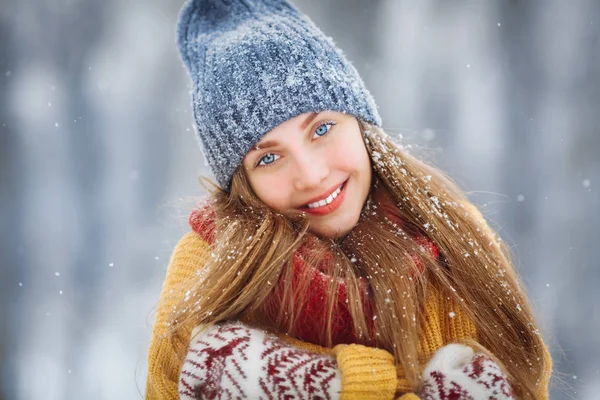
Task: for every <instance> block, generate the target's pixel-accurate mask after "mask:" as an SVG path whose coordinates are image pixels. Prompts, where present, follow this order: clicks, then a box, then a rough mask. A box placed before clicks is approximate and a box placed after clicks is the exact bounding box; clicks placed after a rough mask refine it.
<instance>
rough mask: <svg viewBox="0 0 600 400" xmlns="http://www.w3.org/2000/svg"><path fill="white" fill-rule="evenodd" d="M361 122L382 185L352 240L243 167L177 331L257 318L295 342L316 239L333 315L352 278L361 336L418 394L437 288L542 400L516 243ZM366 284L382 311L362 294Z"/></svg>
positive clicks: (175, 319) (523, 386) (325, 332)
mask: <svg viewBox="0 0 600 400" xmlns="http://www.w3.org/2000/svg"><path fill="white" fill-rule="evenodd" d="M359 125H360V129H361V131H362V134H363V140H364V143H365V146H366V148H367V151H368V153H369V156H370V159H371V164H372V169H373V172H374V174H373V177H374V178H373V185H372V189H371V193H370V196H369V199H368V200H367V202H366V204H365V206H364V208H363V211H362V213H361V217H360V219H359V222H358V224H357V225H356V226H355V228H354V229H353V230H352V231H351V232H350V233H349V234H348V235H347V236H345V237H343V238H339V239H335V240H332V239H328V238H318V237H315V236H314V235H313V234H312V233H311V232H310V231H309V222H308V220H307V218H306V217H304V216H302V215H300V214H284V213H281V212H277V211H275V210H272V209H270V208H269V207H267V206H266V205H265V204H264V203H263V202H262V201H260V199H259V198H258V197H257V196H256V195H255V194H254V192H253V191H252V188H251V186H250V184H249V182H248V179H247V177H246V175H245V173H244V170H243V168H239V169H238V170H237V171H236V173H235V175H234V176H233V179H232V184H231V189H230V191H229V192H225V191H223V190H221V189H220V188H218V187H217V186H216V185H214V189H212V190H211V193H210V200H209V203H210V208H211V210H212V211H213V212H214V217H215V218H214V219H215V230H214V235H215V236H214V237H215V240H214V243H213V245H212V248H211V254H210V257H207V260H206V263H205V265H204V266H202V271H203V272H202V274H201V275H200V276H199V277H198V279H196V280H191V281H188V282H186V287H184V288H182V289H181V293H186V295H185V297H183V296H182V300H181V303H180V304H179V306H178V307H177V308H176V310H177V312H174V313H173V316H172V318H171V323H170V325H171V328H172V331H173V332H176V331H177V330H178V329H181V327H182V326H183V324H182V322H183V321H187V322H188V323H189V322H190V321H191V323H192V324H194V325H197V324H211V323H218V322H221V321H225V320H235V319H244V318H249V317H250V316H251V318H252V319H253V320H256V321H261V323H263V324H268V325H271V326H272V327H274V328H275V329H277V330H279V331H285V332H288V333H291V334H293V332H294V323H295V320H296V318H297V315H298V308H297V307H298V298H302V296H301V292H302V291H303V290H306V288H307V286H308V282H304V284H303V285H302V284H301V285H299V286H296V287H293V285H292V284H291V282H294V280H293V279H291V278H292V274H293V268H292V259H293V255H294V253H295V252H296V251H297V250H298V249H299V247H300V245H301V244H302V243H303V241H305V240H312V241H313V242H314V246H312V249H313V252H312V253H311V254H312V256H311V257H310V259H309V260H308V262H309V263H312V264H316V263H321V264H323V263H322V260H323V259H324V257H325V255H326V254H327V255H328V256H327V258H326V259H327V260H328V261H327V262H326V263H325V268H326V273H328V274H330V275H331V276H333V277H334V279H332V280H331V285H332V287H331V289H332V290H330V291H329V293H331V294H330V297H329V298H328V299H327V300H326V302H325V304H324V307H326V309H327V310H329V312H330V313H331V312H333V310H334V306H335V304H336V296H337V293H338V291H337V290H335V285H336V283H335V282H338V281H339V280H340V279H341V280H343V281H344V282H345V285H346V290H347V296H348V300H349V303H348V304H349V310H350V313H351V315H352V323H353V325H354V331H355V332H356V333H357V336H358V337H360V338H361V340H362V341H364V342H365V343H374V344H375V345H376V346H377V347H379V348H383V349H385V350H387V351H389V352H390V353H391V354H393V355H394V357H395V360H396V362H397V364H399V365H401V366H402V368H403V370H404V373H405V376H406V378H407V379H408V382H409V383H410V384H411V385H412V386H413V388H415V389H416V388H417V387H418V384H419V376H420V372H421V370H422V368H423V367H424V365H423V364H424V361H425V360H422V359H421V358H420V355H419V352H418V344H419V340H418V337H419V330H420V329H421V328H423V320H424V318H422V316H423V313H424V303H425V302H424V299H425V296H426V292H427V290H428V288H430V287H431V285H435V286H436V287H437V288H438V289H439V290H442V291H443V293H444V295H446V296H451V297H453V298H454V300H455V301H456V302H457V303H460V304H461V306H462V307H463V308H464V311H465V313H466V314H467V315H468V316H469V317H470V318H471V319H472V320H473V322H474V324H475V326H476V328H477V332H478V343H479V344H480V345H481V346H483V347H484V348H485V349H486V350H487V351H489V352H490V353H491V354H492V355H493V356H494V359H496V360H498V361H499V362H500V365H501V366H502V368H503V369H504V370H505V372H506V373H507V374H508V376H509V380H510V381H511V384H512V385H513V389H514V390H515V392H516V393H517V394H518V396H519V398H535V393H536V387H537V385H538V384H539V383H540V381H541V378H542V376H543V374H544V373H545V371H546V370H547V369H548V368H550V366H549V365H547V364H546V363H547V358H546V357H545V354H544V352H545V351H546V349H545V346H544V344H543V341H542V338H541V336H540V333H539V330H538V324H537V322H536V319H535V317H534V313H533V311H532V307H531V305H530V302H529V300H528V297H527V295H526V293H525V290H524V288H523V286H522V284H521V281H520V278H519V277H518V275H517V273H516V271H515V269H514V267H513V264H512V261H511V257H510V251H509V249H508V247H507V246H506V245H505V244H504V242H503V241H502V240H501V239H500V238H499V236H498V235H497V234H496V233H495V232H494V231H493V230H492V229H490V227H489V226H488V224H487V223H486V221H485V219H484V218H483V217H482V215H481V214H480V212H479V211H478V210H477V209H476V208H475V207H474V206H473V205H472V204H471V203H470V202H469V201H468V199H467V198H466V196H465V194H464V193H463V192H462V191H461V190H460V189H459V187H458V186H457V185H456V184H455V183H454V182H453V181H452V180H451V179H450V178H448V177H447V176H446V175H444V173H442V172H441V171H440V170H438V169H436V168H434V167H432V166H430V165H428V164H426V163H424V162H422V161H420V160H418V159H416V158H415V157H413V156H411V155H410V154H408V153H407V152H405V151H404V150H403V149H402V148H401V147H399V146H398V145H396V144H395V143H394V142H393V141H392V140H391V139H390V138H389V137H388V136H387V135H386V134H385V133H384V132H383V130H381V129H380V128H378V127H375V126H373V125H370V124H367V123H365V122H363V121H359ZM381 199H385V200H386V201H381ZM382 208H383V210H382ZM398 221H401V223H398ZM415 234H419V235H426V236H427V237H428V238H429V239H431V240H432V241H433V242H434V243H435V244H436V245H437V246H438V248H439V250H440V253H441V257H440V259H441V261H440V260H436V259H433V258H432V257H431V255H429V254H428V253H427V252H422V251H419V250H420V249H421V246H420V245H419V243H417V242H416V241H415V240H414V237H415ZM414 254H418V256H419V257H420V258H421V265H420V266H417V265H416V263H415V260H414V259H413V257H412V255H414ZM423 266H424V273H419V271H421V269H422V268H423ZM321 267H322V266H321ZM417 269H419V271H417ZM365 281H366V282H368V287H369V290H368V295H369V304H370V307H372V310H371V314H369V313H367V311H366V308H365V307H366V306H365V301H364V293H363V291H362V289H361V288H362V287H364V284H363V282H365ZM276 287H282V288H283V296H282V307H281V309H280V313H279V316H278V318H275V319H273V318H271V319H270V320H268V319H267V318H265V312H264V310H265V305H266V303H267V301H268V297H269V296H270V294H272V293H273V291H274V290H275V288H276ZM299 292H300V296H299ZM368 314H369V315H372V314H374V315H376V316H377V318H376V319H375V320H374V321H373V320H372V318H369V317H368V316H367V315H368ZM368 319H370V320H368ZM373 328H374V329H373ZM331 332H332V329H331V321H328V322H327V323H326V324H324V326H323V329H322V332H320V334H321V337H322V339H323V340H322V343H324V344H325V345H327V344H331ZM476 346H477V345H476Z"/></svg>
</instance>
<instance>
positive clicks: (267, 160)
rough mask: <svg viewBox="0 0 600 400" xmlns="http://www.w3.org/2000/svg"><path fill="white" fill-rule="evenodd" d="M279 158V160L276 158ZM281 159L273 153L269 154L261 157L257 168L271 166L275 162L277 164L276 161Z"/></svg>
mask: <svg viewBox="0 0 600 400" xmlns="http://www.w3.org/2000/svg"><path fill="white" fill-rule="evenodd" d="M275 157H277V158H275ZM279 157H281V156H278V155H277V154H273V153H267V154H265V155H264V156H263V157H261V159H260V160H259V162H258V164H256V166H257V167H260V166H261V165H262V166H264V165H269V164H271V163H273V162H275V161H276V160H278V159H279Z"/></svg>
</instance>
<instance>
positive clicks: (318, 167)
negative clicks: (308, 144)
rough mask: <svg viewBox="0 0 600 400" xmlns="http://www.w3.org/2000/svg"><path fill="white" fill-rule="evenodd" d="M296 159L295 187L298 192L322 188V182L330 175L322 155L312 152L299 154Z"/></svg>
mask: <svg viewBox="0 0 600 400" xmlns="http://www.w3.org/2000/svg"><path fill="white" fill-rule="evenodd" d="M295 158H296V163H295V164H296V165H295V169H296V173H295V176H294V187H295V188H296V190H299V191H300V190H307V189H314V188H317V187H319V186H321V183H322V181H323V180H324V179H325V178H326V177H327V176H328V175H329V166H328V164H327V160H325V159H324V157H323V156H322V155H321V154H319V153H313V152H310V151H304V152H298V153H297V154H296V157H295Z"/></svg>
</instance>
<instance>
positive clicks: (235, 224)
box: [146, 0, 551, 399]
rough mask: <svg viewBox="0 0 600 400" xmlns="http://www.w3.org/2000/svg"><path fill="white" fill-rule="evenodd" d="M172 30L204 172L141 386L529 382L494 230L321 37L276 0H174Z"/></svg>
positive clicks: (272, 392) (498, 385)
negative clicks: (395, 135)
mask: <svg viewBox="0 0 600 400" xmlns="http://www.w3.org/2000/svg"><path fill="white" fill-rule="evenodd" d="M178 45H179V50H180V53H181V56H182V59H183V61H184V63H185V65H186V66H187V68H188V70H189V72H190V76H191V78H192V82H193V90H192V96H193V100H192V105H193V110H194V117H195V122H196V125H195V126H196V132H197V135H198V137H199V139H200V142H201V144H202V147H203V150H204V153H205V156H206V158H207V160H208V163H209V165H210V166H211V169H212V171H213V173H214V175H215V177H216V179H217V181H218V186H217V185H214V188H213V189H212V190H211V194H210V197H209V199H208V200H207V201H206V202H205V203H204V204H202V205H200V206H199V207H198V208H197V209H196V210H194V211H193V213H192V215H191V216H190V225H191V227H192V231H191V232H190V233H188V234H186V235H185V236H184V237H183V238H182V239H181V241H180V242H179V243H178V245H177V247H176V248H175V251H174V253H173V256H172V258H171V263H170V266H169V269H168V272H167V277H166V279H165V283H164V286H163V291H162V294H161V299H160V303H159V307H158V312H157V316H156V322H155V327H154V332H153V338H152V343H151V346H150V355H149V373H148V384H147V391H146V397H147V398H161V399H162V398H177V397H178V396H181V397H182V398H340V397H341V398H346V399H348V398H357V399H364V398H373V399H375V398H377V399H379V398H381V399H383V398H390V399H391V398H395V397H398V396H404V397H403V398H418V397H420V398H428V399H444V398H448V399H450V398H452V399H479V398H496V399H509V398H523V399H530V398H535V399H545V398H547V397H548V382H549V378H550V373H551V360H550V356H549V353H548V350H547V348H546V346H545V345H544V342H543V340H542V338H541V336H540V333H539V330H538V325H537V323H536V321H535V317H534V315H533V312H532V309H531V306H530V304H529V301H528V298H527V295H526V293H525V291H524V289H523V287H522V285H521V283H520V280H519V278H518V276H517V274H516V272H515V270H514V267H513V265H512V263H511V260H510V255H509V251H508V249H507V248H506V246H505V245H504V244H503V242H502V241H501V240H500V239H499V238H498V236H497V235H496V234H495V233H494V232H493V231H492V230H491V229H490V228H489V227H488V225H487V224H486V222H485V220H484V218H483V217H482V216H481V214H480V213H479V212H478V211H477V209H476V208H475V207H474V206H473V205H472V204H470V203H469V201H468V200H467V198H466V196H465V195H464V193H463V192H462V191H461V190H460V189H459V188H458V187H457V186H456V185H455V184H454V183H453V182H452V181H451V180H450V179H449V178H448V177H446V176H445V175H444V174H443V173H442V172H441V171H439V170H437V169H435V168H433V167H431V166H429V165H426V164H424V163H423V162H421V161H419V160H417V159H415V158H414V157H412V156H411V155H409V154H408V153H406V152H405V151H404V150H403V149H402V148H400V147H399V146H397V145H395V144H394V143H393V142H392V141H391V140H390V139H389V138H388V137H387V136H386V135H385V133H384V132H383V130H382V129H381V120H380V117H379V115H378V113H377V108H376V106H375V103H374V101H373V99H372V97H371V95H370V94H369V92H368V91H367V89H366V88H365V86H364V83H363V82H362V80H361V79H360V77H359V76H358V74H357V72H356V70H355V69H354V68H353V67H352V65H351V64H350V63H349V62H348V61H347V60H346V59H345V57H344V56H343V54H342V53H341V51H340V50H339V49H338V48H337V47H336V46H335V44H334V43H333V42H332V41H331V39H329V38H327V37H326V36H325V35H324V34H323V33H322V32H321V31H320V30H319V29H318V28H317V27H316V26H315V25H314V24H313V23H312V22H311V21H310V20H309V19H308V18H307V17H306V16H305V15H302V14H301V13H300V12H299V11H298V10H297V9H296V8H294V7H293V6H292V5H291V4H289V3H288V2H287V1H284V0H254V1H252V0H227V1H225V0H190V1H188V2H187V3H186V4H185V5H184V7H183V9H182V11H181V15H180V19H179V23H178Z"/></svg>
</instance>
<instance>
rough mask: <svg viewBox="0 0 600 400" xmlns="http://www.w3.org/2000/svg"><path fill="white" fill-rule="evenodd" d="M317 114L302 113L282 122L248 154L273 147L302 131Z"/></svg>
mask: <svg viewBox="0 0 600 400" xmlns="http://www.w3.org/2000/svg"><path fill="white" fill-rule="evenodd" d="M319 114H320V113H318V112H311V113H304V114H300V115H297V116H295V117H293V118H290V119H288V120H287V121H284V122H282V123H281V124H279V125H278V126H276V127H275V128H273V129H271V130H270V131H269V132H267V134H266V135H265V136H263V137H262V138H261V139H260V140H259V141H258V142H257V143H256V144H254V146H252V148H251V149H250V151H249V152H252V151H256V150H259V149H260V148H267V147H271V146H274V145H275V144H277V143H279V142H281V141H282V140H285V138H287V137H288V135H289V134H292V133H300V132H302V131H304V130H305V129H306V127H307V126H308V124H310V123H311V122H312V121H313V120H314V119H315V118H316V117H317V116H318V115H319Z"/></svg>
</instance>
